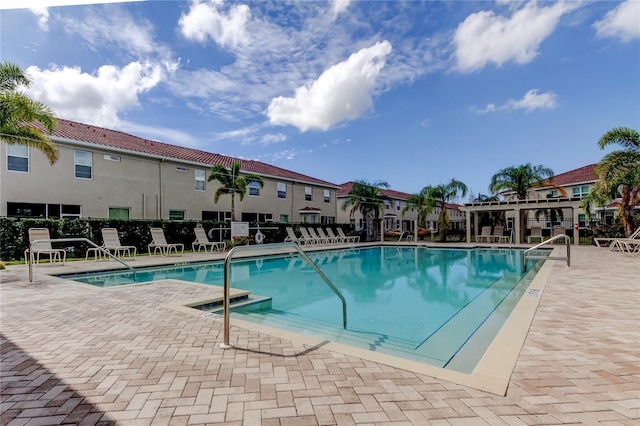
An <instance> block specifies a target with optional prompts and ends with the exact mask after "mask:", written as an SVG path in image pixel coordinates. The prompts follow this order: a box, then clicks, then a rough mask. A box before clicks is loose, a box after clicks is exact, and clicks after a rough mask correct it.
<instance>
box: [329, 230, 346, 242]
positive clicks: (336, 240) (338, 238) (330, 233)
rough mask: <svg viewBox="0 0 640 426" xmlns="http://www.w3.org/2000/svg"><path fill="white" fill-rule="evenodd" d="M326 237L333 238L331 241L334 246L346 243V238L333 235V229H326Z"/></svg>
mask: <svg viewBox="0 0 640 426" xmlns="http://www.w3.org/2000/svg"><path fill="white" fill-rule="evenodd" d="M327 236H328V237H329V238H333V241H335V242H336V244H342V243H346V242H347V238H346V237H340V236H338V235H336V234H334V232H333V229H331V228H327Z"/></svg>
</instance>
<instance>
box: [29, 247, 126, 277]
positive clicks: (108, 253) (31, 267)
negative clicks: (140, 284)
mask: <svg viewBox="0 0 640 426" xmlns="http://www.w3.org/2000/svg"><path fill="white" fill-rule="evenodd" d="M74 241H75V242H77V241H81V242H85V243H87V244H89V245H91V246H93V247H94V248H96V249H98V250H99V251H101V252H102V253H104V254H105V255H107V256H109V257H111V258H113V260H115V261H117V262H120V263H121V264H122V265H123V266H124V267H125V268H127V269H129V270H131V272H133V281H134V282H135V280H136V270H135V269H133V268H132V267H131V266H130V265H127V264H126V263H125V262H123V261H122V259H120V258H118V257H116V256H114V255H112V254H111V252H110V251H109V250H106V249H105V248H104V247H100V246H99V245H97V244H96V243H94V242H93V241H91V240H88V239H86V238H58V239H46V240H34V241H33V242H31V244H29V261H28V263H29V282H33V246H34V245H35V244H37V243H66V242H74Z"/></svg>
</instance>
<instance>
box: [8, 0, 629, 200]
mask: <svg viewBox="0 0 640 426" xmlns="http://www.w3.org/2000/svg"><path fill="white" fill-rule="evenodd" d="M0 60H2V61H9V62H12V63H14V64H16V65H18V66H20V67H21V68H23V69H25V70H26V71H27V72H28V73H29V74H30V76H31V78H32V80H33V84H32V86H31V87H30V88H29V89H28V90H27V94H28V95H29V96H31V97H33V98H35V99H38V100H40V101H42V102H44V103H46V104H47V105H49V106H50V107H51V108H52V109H53V110H54V111H55V114H56V115H57V116H58V117H60V118H64V119H69V120H74V121H79V122H82V123H87V124H92V125H96V126H101V127H106V128H110V129H115V130H120V131H123V132H127V133H130V134H133V135H136V136H140V137H143V138H148V139H153V140H157V141H161V142H166V143H171V144H175V145H180V146H186V147H190V148H196V149H201V150H205V151H208V152H213V153H219V154H224V155H229V156H233V157H238V158H244V159H252V160H258V161H262V162H264V163H268V164H272V165H275V166H278V167H282V168H285V169H288V170H292V171H296V172H299V173H303V174H306V175H309V176H313V177H315V178H319V179H323V180H326V181H329V182H332V183H335V184H341V183H344V182H348V181H354V180H365V181H367V182H370V183H375V182H379V181H384V182H387V183H388V184H389V186H390V187H391V188H392V189H395V190H397V191H402V192H407V193H417V192H419V191H420V190H421V189H422V188H423V187H424V186H427V185H439V184H446V183H448V182H449V181H451V179H456V180H459V181H461V182H463V183H465V184H466V185H467V187H468V188H469V191H470V193H471V194H473V195H478V194H489V189H488V187H489V183H490V181H491V177H492V176H493V175H494V174H496V173H497V172H498V171H499V170H501V169H503V168H506V167H510V166H518V165H521V164H526V163H531V164H533V165H543V166H545V167H548V168H551V169H552V170H553V171H554V172H555V173H556V174H560V173H564V172H567V171H570V170H573V169H575V168H579V167H582V166H586V165H588V164H593V163H597V162H598V161H599V160H600V159H601V158H602V157H603V156H604V155H605V154H606V153H607V152H610V151H611V149H608V150H605V151H603V150H600V149H599V148H598V146H597V141H598V139H599V137H600V136H601V135H602V134H604V133H605V132H606V131H608V130H610V129H612V128H614V127H620V126H624V127H631V128H634V129H636V130H640V0H627V1H558V2H541V1H538V2H536V1H506V0H498V1H492V2H489V1H453V0H449V1H399V0H394V1H376V0H370V1H356V0H351V1H348V0H339V1H302V0H299V1H293V2H286V1H256V2H243V1H223V0H211V1H206V0H193V1H171V0H170V1H136V2H126V1H102V2H101V1H95V0H94V1H91V0H85V1H82V0H49V1H47V0H2V1H1V2H0ZM612 149H613V148H612ZM468 199H469V195H467V197H464V198H460V199H459V202H466V201H468Z"/></svg>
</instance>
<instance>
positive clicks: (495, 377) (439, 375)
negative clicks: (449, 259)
mask: <svg viewBox="0 0 640 426" xmlns="http://www.w3.org/2000/svg"><path fill="white" fill-rule="evenodd" d="M475 248H489V247H475ZM559 251H560V248H559V247H553V250H552V252H551V253H550V256H557V255H558V254H559V253H558V252H559ZM552 267H553V264H552V263H551V261H544V262H543V263H542V265H541V266H540V269H539V270H538V272H537V273H536V275H535V276H534V277H533V278H532V280H531V282H530V284H529V285H528V287H527V289H526V291H525V293H524V294H523V296H522V298H521V299H520V300H519V301H518V303H517V304H516V306H515V307H514V309H513V311H512V312H511V314H510V315H509V317H508V318H507V320H506V321H505V323H504V324H503V326H502V327H501V328H500V330H499V332H498V334H497V335H496V336H495V337H494V339H493V341H492V342H491V344H490V345H489V346H488V348H487V349H486V351H485V353H484V355H483V356H482V358H481V359H480V361H479V362H478V364H477V365H476V367H475V368H474V369H473V371H472V372H471V373H470V374H467V373H461V372H458V371H454V370H449V369H445V368H440V367H436V366H433V365H429V364H425V363H421V362H417V361H412V360H408V359H405V358H400V357H396V356H393V355H388V354H383V353H380V352H372V351H368V350H366V349H361V348H356V347H353V346H349V345H346V344H343V343H337V342H331V341H327V340H326V339H322V338H318V337H313V336H308V335H304V334H299V333H295V332H292V331H287V330H282V329H279V328H275V327H270V326H267V325H264V324H257V323H254V322H250V321H246V320H242V319H239V318H231V319H230V324H231V326H232V327H234V326H235V327H240V328H244V329H248V330H252V331H256V332H260V333H265V334H269V335H271V336H275V337H279V338H281V339H287V340H291V341H295V342H297V343H301V344H305V345H309V346H322V347H323V348H324V349H328V350H330V351H334V352H338V353H340V354H343V355H348V356H355V357H358V358H361V359H366V360H368V361H373V362H377V363H380V364H385V365H388V366H391V367H394V368H399V369H402V370H406V371H410V372H413V373H416V374H423V375H426V376H429V377H433V378H436V379H440V380H444V381H448V382H451V383H455V384H459V385H463V386H467V387H470V388H473V389H478V390H481V391H484V392H488V393H491V394H495V395H500V396H505V395H506V393H507V390H508V388H509V382H510V380H511V375H512V374H513V371H514V369H515V366H516V363H517V361H518V357H519V355H520V352H521V350H522V347H523V345H524V342H525V340H526V338H527V335H528V333H529V329H530V327H531V324H532V323H533V319H534V317H535V314H536V311H537V309H538V306H539V304H540V300H541V298H542V295H543V293H544V288H545V287H546V285H547V282H548V280H549V276H550V273H551V268H552ZM165 281H167V280H165ZM169 281H179V280H169ZM181 282H182V283H187V282H186V281H181ZM188 284H191V285H203V286H204V285H205V284H198V283H192V282H188ZM207 287H209V286H208V285H207ZM231 290H232V291H239V290H238V289H231ZM210 301H211V298H207V299H202V300H185V301H180V302H176V303H169V304H164V305H162V306H163V307H166V308H169V309H173V310H176V311H179V312H182V313H185V314H189V315H195V316H199V317H207V318H210V319H213V320H215V321H220V322H222V321H223V317H222V315H220V314H211V313H206V312H203V311H201V310H198V309H195V308H192V307H191V306H195V305H198V304H204V303H209V302H210Z"/></svg>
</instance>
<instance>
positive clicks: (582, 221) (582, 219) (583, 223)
mask: <svg viewBox="0 0 640 426" xmlns="http://www.w3.org/2000/svg"><path fill="white" fill-rule="evenodd" d="M596 220H598V217H597V215H596V214H595V213H591V215H590V216H589V222H594V221H596ZM589 222H587V220H586V215H584V214H579V215H578V226H579V227H580V228H585V227H586V226H587V225H589Z"/></svg>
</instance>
